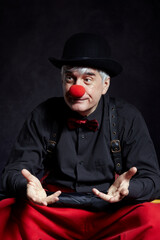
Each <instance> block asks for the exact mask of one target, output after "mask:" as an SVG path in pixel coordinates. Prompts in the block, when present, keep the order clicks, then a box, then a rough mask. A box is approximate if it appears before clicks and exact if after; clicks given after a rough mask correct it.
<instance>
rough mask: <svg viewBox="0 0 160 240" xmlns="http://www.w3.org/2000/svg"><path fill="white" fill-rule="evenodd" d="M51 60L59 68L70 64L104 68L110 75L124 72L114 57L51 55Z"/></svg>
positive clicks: (113, 75)
mask: <svg viewBox="0 0 160 240" xmlns="http://www.w3.org/2000/svg"><path fill="white" fill-rule="evenodd" d="M49 61H50V62H51V63H52V64H53V65H54V66H55V67H57V68H61V67H62V66H63V65H69V66H74V67H91V68H94V69H98V70H102V71H104V72H106V73H107V74H109V76H110V77H115V76H117V75H118V74H120V73H121V72H122V69H123V68H122V66H121V65H120V64H119V63H118V62H116V61H114V60H112V59H92V58H83V59H82V58H81V59H74V60H73V59H56V58H54V57H50V58H49Z"/></svg>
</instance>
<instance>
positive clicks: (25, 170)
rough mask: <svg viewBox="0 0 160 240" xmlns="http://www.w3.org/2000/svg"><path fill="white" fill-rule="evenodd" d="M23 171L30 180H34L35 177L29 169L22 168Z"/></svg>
mask: <svg viewBox="0 0 160 240" xmlns="http://www.w3.org/2000/svg"><path fill="white" fill-rule="evenodd" d="M21 173H22V175H23V176H24V177H25V178H26V179H27V181H28V182H30V181H33V180H34V178H35V177H34V176H33V175H32V174H31V173H30V172H29V171H28V170H27V169H22V171H21Z"/></svg>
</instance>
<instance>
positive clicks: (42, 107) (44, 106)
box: [33, 97, 65, 115]
mask: <svg viewBox="0 0 160 240" xmlns="http://www.w3.org/2000/svg"><path fill="white" fill-rule="evenodd" d="M64 106H65V102H64V99H63V97H53V98H49V99H47V100H46V101H44V102H42V103H40V104H39V105H38V106H37V107H36V108H35V109H34V110H33V113H37V114H41V115H43V114H47V115H53V114H58V113H60V110H61V109H62V108H64Z"/></svg>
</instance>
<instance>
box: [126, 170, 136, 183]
mask: <svg viewBox="0 0 160 240" xmlns="http://www.w3.org/2000/svg"><path fill="white" fill-rule="evenodd" d="M136 172H137V168H136V167H132V168H130V169H129V170H128V171H127V172H126V173H125V175H126V176H125V177H126V178H127V179H128V180H130V179H131V178H132V177H133V176H134V175H135V174H136Z"/></svg>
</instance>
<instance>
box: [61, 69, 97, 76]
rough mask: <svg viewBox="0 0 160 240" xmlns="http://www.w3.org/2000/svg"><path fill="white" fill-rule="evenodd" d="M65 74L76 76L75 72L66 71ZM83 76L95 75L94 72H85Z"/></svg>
mask: <svg viewBox="0 0 160 240" xmlns="http://www.w3.org/2000/svg"><path fill="white" fill-rule="evenodd" d="M65 74H74V72H73V71H70V70H66V71H65ZM83 75H89V76H95V73H92V72H84V73H83Z"/></svg>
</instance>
